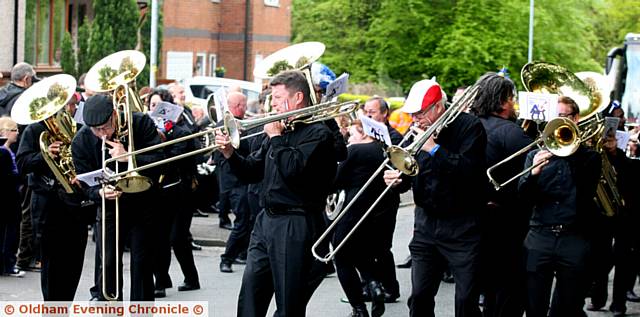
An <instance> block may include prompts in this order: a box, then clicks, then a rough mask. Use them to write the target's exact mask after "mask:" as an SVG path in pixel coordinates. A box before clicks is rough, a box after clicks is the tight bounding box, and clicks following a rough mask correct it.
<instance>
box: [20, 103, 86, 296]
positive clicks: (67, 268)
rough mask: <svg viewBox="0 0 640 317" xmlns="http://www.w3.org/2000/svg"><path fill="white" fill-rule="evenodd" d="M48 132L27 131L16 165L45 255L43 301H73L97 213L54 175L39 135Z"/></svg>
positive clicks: (53, 150)
mask: <svg viewBox="0 0 640 317" xmlns="http://www.w3.org/2000/svg"><path fill="white" fill-rule="evenodd" d="M59 111H65V110H64V109H60V110H59ZM44 131H47V127H46V126H45V124H44V121H41V122H36V123H33V124H30V125H28V126H27V127H26V128H25V130H24V132H23V134H22V142H20V147H19V148H18V153H17V154H16V162H17V164H18V170H19V171H20V173H21V175H22V176H23V177H24V178H26V179H27V183H28V186H29V189H30V191H31V198H30V200H29V202H30V205H31V209H30V218H29V219H30V220H31V221H32V223H33V243H34V249H35V250H38V251H39V252H40V260H41V263H42V273H41V278H40V284H41V288H42V296H43V299H44V300H45V301H72V300H73V299H74V296H75V292H76V289H77V287H78V282H79V281H80V276H81V275H82V265H83V262H84V251H85V247H86V244H87V224H89V223H91V222H90V221H91V219H95V209H93V208H91V207H87V208H83V205H85V204H84V200H85V198H86V197H84V195H83V194H82V193H81V190H80V189H79V188H78V189H76V193H74V194H67V193H66V192H65V190H64V189H63V188H62V186H61V185H60V183H59V181H58V180H57V179H56V178H55V176H54V175H53V172H52V171H51V169H50V168H49V166H48V165H47V163H46V161H45V159H44V157H43V156H42V152H41V151H40V142H39V140H40V134H41V133H42V132H44ZM61 145H62V142H60V141H55V142H53V143H51V145H49V148H48V152H49V154H50V155H51V156H53V157H56V156H58V155H59V153H60V147H61Z"/></svg>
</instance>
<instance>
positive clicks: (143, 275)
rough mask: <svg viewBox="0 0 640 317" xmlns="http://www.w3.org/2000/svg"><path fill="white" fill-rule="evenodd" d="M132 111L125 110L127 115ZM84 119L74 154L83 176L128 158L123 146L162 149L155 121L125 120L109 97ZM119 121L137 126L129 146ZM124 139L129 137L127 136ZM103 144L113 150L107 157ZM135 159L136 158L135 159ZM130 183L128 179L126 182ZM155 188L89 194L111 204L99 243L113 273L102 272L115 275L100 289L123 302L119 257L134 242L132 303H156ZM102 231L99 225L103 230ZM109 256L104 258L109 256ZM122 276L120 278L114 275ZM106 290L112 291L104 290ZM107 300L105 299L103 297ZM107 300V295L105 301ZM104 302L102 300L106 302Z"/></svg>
mask: <svg viewBox="0 0 640 317" xmlns="http://www.w3.org/2000/svg"><path fill="white" fill-rule="evenodd" d="M127 111H130V110H129V109H125V112H127ZM83 117H84V122H85V126H83V127H82V129H80V130H79V131H78V133H77V134H76V136H75V137H74V138H73V142H72V147H71V148H72V153H73V163H74V164H75V166H76V171H77V173H78V174H81V173H87V172H93V171H96V170H100V169H102V165H103V159H104V156H105V154H108V155H109V156H110V157H117V156H121V155H123V154H126V153H127V150H125V147H124V145H123V143H121V142H122V141H125V142H129V141H128V140H133V141H134V144H135V146H136V147H138V148H145V147H149V146H152V145H156V144H159V143H160V136H159V135H158V133H157V131H156V126H155V124H154V123H153V120H152V119H151V118H150V117H148V116H147V115H145V114H143V113H139V112H134V113H129V114H126V113H125V114H124V115H123V114H122V113H119V111H117V110H115V108H114V106H113V102H112V99H111V98H110V97H108V96H106V95H94V96H92V97H90V98H89V99H88V100H87V102H86V103H85V105H84V109H83ZM118 117H120V118H123V117H124V118H126V117H129V118H130V120H132V125H131V126H133V127H135V130H133V131H127V132H126V133H128V134H130V135H129V138H128V140H120V137H122V135H119V134H121V130H120V127H119V121H120V120H118ZM122 134H124V133H122ZM103 142H104V143H106V145H107V146H108V148H107V149H105V152H106V153H105V152H103V149H102V147H103ZM163 157H164V155H163V154H162V151H161V150H156V151H149V152H147V153H145V154H140V155H137V156H136V157H135V159H136V160H137V161H138V162H140V163H142V164H147V163H151V162H155V161H158V160H160V159H162V158H163ZM127 159H128V158H127V157H121V158H120V159H118V167H119V170H120V171H123V170H126V169H127V167H126V162H127ZM129 159H131V158H129ZM107 167H109V168H110V169H111V170H116V168H115V164H113V163H111V164H107ZM146 176H148V177H149V178H151V179H152V180H154V182H156V181H157V180H158V176H159V173H158V172H157V171H154V170H153V169H149V170H147V171H146ZM125 177H126V176H125ZM153 191H154V187H153V186H152V187H151V189H150V190H147V191H144V192H141V193H135V194H134V193H127V194H123V193H122V191H120V190H118V189H117V188H116V187H114V186H112V185H108V186H105V187H104V189H102V188H101V186H100V185H96V186H92V187H89V188H87V191H86V192H87V194H88V196H89V198H90V199H91V200H93V201H95V202H96V203H100V202H101V201H102V199H103V198H104V199H106V200H107V204H106V219H102V213H98V215H100V216H99V219H98V221H99V222H100V223H101V222H102V221H105V222H106V231H107V232H106V233H105V232H102V231H101V230H99V232H100V234H99V239H97V241H98V244H99V247H100V248H105V252H106V257H105V258H104V259H103V261H102V262H103V263H105V265H106V266H108V267H102V268H101V270H103V271H105V270H106V272H109V274H107V278H108V280H106V281H105V280H104V278H103V277H104V276H105V275H104V274H102V275H101V276H100V281H99V286H100V287H101V289H103V293H104V291H105V290H106V291H109V292H112V294H114V293H115V292H117V294H119V295H120V296H118V298H117V299H119V300H121V299H122V291H121V288H122V282H121V281H119V282H117V281H116V277H119V280H121V279H122V273H121V272H122V261H118V263H119V264H120V265H119V267H115V268H114V267H113V266H114V263H116V260H115V259H116V257H118V258H119V259H120V260H121V259H122V252H123V250H124V243H125V240H126V239H127V238H128V239H129V241H130V245H131V295H130V298H129V299H130V300H131V301H152V300H153V299H154V294H153V291H154V286H153V266H152V262H151V260H152V250H153V247H152V243H153V240H152V237H153V235H152V207H153V206H155V205H154V204H150V203H148V202H147V203H145V201H150V200H152V199H156V198H155V197H154V196H153V193H152V192H153ZM116 198H119V199H120V206H119V207H121V209H122V213H120V219H119V220H120V221H119V224H116V223H115V219H117V218H116V215H115V208H118V206H114V205H115V204H114V200H115V199H116ZM117 225H120V226H122V227H121V229H120V235H119V236H116V226H117ZM101 227H102V226H101V225H99V226H98V228H101ZM102 235H105V237H106V239H107V240H106V245H102V244H101V243H100V242H101V241H102ZM114 241H115V242H117V243H118V244H119V251H120V252H119V254H115V242H114ZM103 254H104V253H103ZM116 272H120V273H118V274H114V273H116ZM114 275H115V276H114ZM103 284H106V288H105V287H103ZM115 284H117V285H119V289H114V288H115V286H114V285H115ZM102 295H104V294H102ZM104 296H106V295H104ZM101 298H102V296H101Z"/></svg>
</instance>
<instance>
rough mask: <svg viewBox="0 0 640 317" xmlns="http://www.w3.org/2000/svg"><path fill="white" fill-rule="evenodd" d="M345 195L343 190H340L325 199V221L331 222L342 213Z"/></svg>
mask: <svg viewBox="0 0 640 317" xmlns="http://www.w3.org/2000/svg"><path fill="white" fill-rule="evenodd" d="M346 196H347V194H346V193H345V191H344V190H340V191H338V192H337V193H333V194H331V195H329V197H327V205H326V206H325V208H324V212H325V214H326V215H327V219H329V220H331V221H333V220H334V219H336V217H338V215H339V214H340V213H341V212H342V207H343V206H344V201H345V199H346Z"/></svg>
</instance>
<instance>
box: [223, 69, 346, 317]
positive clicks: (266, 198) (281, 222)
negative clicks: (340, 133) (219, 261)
mask: <svg viewBox="0 0 640 317" xmlns="http://www.w3.org/2000/svg"><path fill="white" fill-rule="evenodd" d="M270 86H271V88H272V101H271V103H272V106H273V107H274V108H275V109H276V110H277V111H278V112H279V113H285V112H288V111H291V110H295V109H300V108H304V107H307V106H308V105H309V93H310V92H309V90H310V89H309V87H308V84H307V81H306V78H305V77H304V75H303V74H302V73H301V72H299V71H285V72H282V73H280V74H279V75H277V76H276V77H275V78H274V79H273V80H272V81H271V83H270ZM264 131H265V133H266V134H267V136H268V137H269V139H268V140H266V141H265V142H264V143H263V144H262V147H261V148H260V149H259V150H258V151H256V152H253V153H252V154H251V155H249V156H247V157H242V156H240V155H239V154H237V153H236V152H235V151H234V150H233V148H232V147H231V145H229V138H228V136H225V135H222V134H218V135H217V136H216V143H217V144H218V145H220V146H221V148H220V151H221V152H222V154H223V155H224V157H225V158H226V159H227V160H228V161H229V164H230V166H231V170H232V171H233V172H234V173H235V174H236V175H237V176H238V177H239V178H240V179H241V180H243V181H246V182H258V181H260V180H262V192H261V196H260V199H261V201H262V206H263V207H264V208H263V210H262V211H261V212H260V213H259V214H258V216H257V218H256V222H255V227H254V229H253V232H252V233H251V241H250V244H249V254H248V256H247V266H246V268H245V270H244V276H243V278H242V287H241V289H240V296H239V299H238V316H241V317H242V316H265V314H266V313H267V309H268V307H269V302H270V301H271V297H272V296H273V293H274V290H275V299H276V306H277V311H276V313H275V315H276V316H304V315H305V309H306V304H307V302H308V301H309V299H310V298H311V295H312V294H313V292H314V291H315V289H316V288H317V286H318V285H319V284H320V282H321V281H322V278H323V277H324V265H321V263H320V262H318V261H315V260H314V259H313V256H312V255H311V245H312V243H313V242H314V240H315V238H316V237H317V236H318V235H319V232H317V231H318V229H319V228H320V227H322V226H323V225H324V224H323V219H322V217H323V215H322V213H323V210H324V208H325V204H326V198H327V196H328V195H329V193H330V191H331V189H332V183H333V178H334V175H335V172H336V168H337V164H336V162H337V159H336V153H335V147H334V144H335V140H334V136H333V133H332V131H331V130H330V129H329V128H328V127H327V126H326V125H325V124H323V123H312V124H305V123H300V122H298V123H294V124H293V126H291V127H290V128H288V129H285V125H284V124H283V123H282V122H273V123H270V124H267V125H265V126H264ZM263 178H264V179H263Z"/></svg>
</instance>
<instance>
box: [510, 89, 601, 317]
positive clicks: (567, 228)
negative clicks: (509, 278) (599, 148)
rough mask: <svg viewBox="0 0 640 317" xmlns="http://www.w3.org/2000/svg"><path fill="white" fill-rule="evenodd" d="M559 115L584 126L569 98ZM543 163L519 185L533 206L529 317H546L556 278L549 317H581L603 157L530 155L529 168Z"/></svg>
mask: <svg viewBox="0 0 640 317" xmlns="http://www.w3.org/2000/svg"><path fill="white" fill-rule="evenodd" d="M558 114H559V115H560V116H565V117H568V118H570V119H572V120H573V121H574V122H578V120H579V108H578V106H577V104H576V103H575V102H574V101H573V100H572V99H571V98H568V97H560V98H559V101H558ZM538 163H540V165H538V166H537V167H535V168H533V169H532V170H531V171H530V172H528V173H526V174H524V175H523V176H522V177H521V178H520V180H519V184H518V191H519V192H520V195H521V197H523V199H524V201H523V203H527V204H530V205H532V206H533V213H532V216H531V220H530V221H529V233H528V234H527V237H526V239H525V243H524V246H525V249H526V251H525V253H526V255H525V257H526V271H527V290H528V304H527V307H526V312H527V316H529V317H538V316H545V317H546V316H547V312H548V309H549V298H550V292H551V284H552V282H553V277H554V276H555V278H556V286H555V287H556V290H555V294H554V300H553V302H552V304H551V313H550V316H582V315H584V312H583V311H582V307H583V306H584V296H585V295H586V294H585V293H584V291H583V290H584V289H585V288H586V286H587V282H588V281H587V277H586V269H587V268H586V264H585V263H586V262H587V256H588V253H589V250H590V242H589V238H588V234H589V232H590V230H592V229H591V225H592V224H591V223H592V222H593V219H594V215H595V212H596V211H595V206H594V202H593V197H595V194H596V185H597V183H598V179H599V178H600V169H601V160H600V156H599V155H598V153H597V152H595V151H593V150H590V149H588V148H586V147H584V146H582V145H580V146H579V147H578V149H577V150H576V152H575V153H573V154H572V155H570V156H567V157H559V156H554V155H553V154H552V153H551V152H549V151H548V150H533V151H531V152H529V154H528V155H527V160H526V162H525V167H529V166H532V165H536V164H538Z"/></svg>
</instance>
